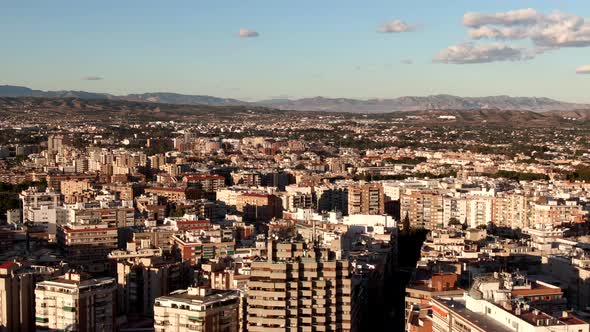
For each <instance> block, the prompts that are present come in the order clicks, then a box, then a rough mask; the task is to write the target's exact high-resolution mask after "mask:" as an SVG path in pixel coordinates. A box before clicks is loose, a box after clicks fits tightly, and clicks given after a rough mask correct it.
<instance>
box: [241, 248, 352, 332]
mask: <svg viewBox="0 0 590 332" xmlns="http://www.w3.org/2000/svg"><path fill="white" fill-rule="evenodd" d="M351 299H352V281H351V279H350V273H349V263H348V261H346V260H342V261H341V260H331V259H329V258H328V252H327V251H323V252H322V251H320V250H316V249H314V248H308V247H307V246H306V245H305V244H303V243H275V242H270V243H269V248H268V259H267V261H255V262H252V265H251V271H250V280H249V281H248V291H247V303H248V307H247V330H248V331H253V332H256V331H305V330H311V331H313V330H316V331H350V330H351V316H352V303H351Z"/></svg>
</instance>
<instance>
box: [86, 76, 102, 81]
mask: <svg viewBox="0 0 590 332" xmlns="http://www.w3.org/2000/svg"><path fill="white" fill-rule="evenodd" d="M82 80H83V81H102V80H104V77H100V76H84V77H82Z"/></svg>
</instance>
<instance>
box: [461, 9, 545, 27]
mask: <svg viewBox="0 0 590 332" xmlns="http://www.w3.org/2000/svg"><path fill="white" fill-rule="evenodd" d="M538 19H539V14H538V13H537V11H536V10H534V9H532V8H527V9H519V10H512V11H508V12H504V13H492V14H485V13H465V15H463V25H465V26H468V27H471V28H477V27H481V26H484V25H507V26H511V25H527V24H534V23H536V22H537V20H538Z"/></svg>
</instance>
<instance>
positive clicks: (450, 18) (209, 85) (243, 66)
mask: <svg viewBox="0 0 590 332" xmlns="http://www.w3.org/2000/svg"><path fill="white" fill-rule="evenodd" d="M525 8H532V9H534V10H535V11H536V12H537V13H538V15H550V14H551V13H552V12H554V11H556V10H557V11H561V12H564V13H568V14H573V15H575V16H576V17H580V18H582V19H584V18H588V19H586V21H585V22H584V23H583V25H582V29H584V28H585V27H586V25H588V26H589V27H590V1H587V0H578V1H566V0H560V1H557V0H554V1H520V0H510V1H508V0H494V1H488V0H464V1H459V0H457V1H455V0H448V1H441V0H430V1H426V0H422V1H416V0H414V1H394V0H389V1H382V0H374V1H373V0H366V1H358V0H355V1H352V0H339V1H333V0H314V1H307V0H300V1H280V0H217V1H204V0H192V1H163V0H162V1H150V0H137V1H133V0H126V1H120V0H119V1H110V0H107V1H105V0H103V1H90V0H88V1H74V0H71V1H61V0H53V1H41V0H38V1H27V0H18V1H5V0H0V40H1V41H2V48H1V49H0V84H13V85H24V86H29V87H32V88H35V89H43V90H61V89H75V90H86V91H100V92H110V93H115V94H125V93H139V92H148V91H149V92H155V91H169V92H179V93H188V94H208V95H215V96H223V97H233V98H241V99H247V100H255V99H264V98H277V97H281V98H282V97H290V98H298V97H311V96H318V95H321V96H327V97H352V98H373V97H377V98H388V97H398V96H404V95H429V94H439V93H448V94H455V95H461V96H483V95H500V94H506V95H513V96H546V97H552V98H558V99H562V100H568V101H580V102H590V93H588V91H590V75H583V74H576V68H580V67H581V66H585V65H590V43H585V42H584V40H583V41H582V42H581V44H576V45H575V46H576V47H572V46H563V47H562V46H560V45H558V46H553V47H552V48H551V49H550V50H547V51H544V52H537V53H535V55H534V56H532V57H524V56H523V54H525V53H526V54H529V53H532V52H533V51H534V52H536V50H537V48H535V46H534V45H532V44H533V40H534V39H533V38H534V37H530V38H528V39H527V38H519V39H514V40H505V39H499V40H489V39H484V40H474V39H473V38H471V37H470V36H469V29H470V27H468V26H466V25H464V24H463V23H462V22H463V16H464V14H465V13H466V12H476V13H479V14H481V15H484V14H493V13H505V12H509V11H513V10H519V9H525ZM543 17H545V16H543ZM395 20H399V21H401V22H403V23H405V24H407V25H408V26H410V27H411V28H410V29H409V30H411V31H407V32H399V33H380V32H378V30H379V28H380V26H381V25H382V24H384V23H387V22H392V21H395ZM543 22H544V21H543ZM503 27H508V28H513V26H512V25H510V26H508V25H507V26H503ZM523 28H524V29H525V30H527V31H532V29H533V27H532V26H530V25H525V26H523ZM240 29H249V30H250V31H251V32H256V33H257V34H258V36H256V37H249V38H244V37H239V35H238V34H239V31H240ZM580 38H584V36H582V37H580ZM463 43H472V44H471V45H488V44H492V45H496V46H497V45H499V44H501V45H502V47H504V46H505V45H508V47H510V50H512V49H513V48H514V49H518V52H517V53H510V55H506V56H503V55H501V54H500V57H503V58H501V59H499V60H497V61H496V60H490V61H489V62H483V63H481V62H479V61H480V59H479V58H477V60H470V61H471V62H475V63H464V62H469V61H465V59H459V60H458V59H457V58H456V56H457V55H456V54H454V55H452V56H451V58H449V57H445V58H444V60H440V58H441V56H440V55H439V54H440V52H441V51H443V50H445V49H446V48H448V47H450V46H452V45H464V44H463ZM496 46H494V48H496ZM461 47H463V46H461ZM477 47H479V46H477ZM494 50H495V49H494ZM494 50H492V51H494ZM471 51H473V50H471ZM489 51H490V50H489V49H486V51H485V52H486V54H485V55H489V54H491V53H489V54H488V52H489ZM521 51H522V52H521ZM515 52H516V51H515ZM463 55H464V54H461V56H463ZM490 56H494V57H495V56H496V53H494V54H493V55H490ZM469 59H473V58H469ZM494 59H496V58H494ZM409 62H411V63H410V64H409ZM84 78H86V79H84ZM87 78H96V79H94V80H89V79H87ZM99 78H100V79H99Z"/></svg>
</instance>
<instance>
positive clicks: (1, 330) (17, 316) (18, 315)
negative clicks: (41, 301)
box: [0, 262, 35, 332]
mask: <svg viewBox="0 0 590 332" xmlns="http://www.w3.org/2000/svg"><path fill="white" fill-rule="evenodd" d="M18 269H19V265H18V264H17V263H14V262H5V263H2V264H0V332H10V331H32V330H34V326H35V325H34V316H35V311H34V310H33V308H34V303H35V302H34V296H33V291H34V288H35V277H34V275H33V274H32V273H19V272H18Z"/></svg>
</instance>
